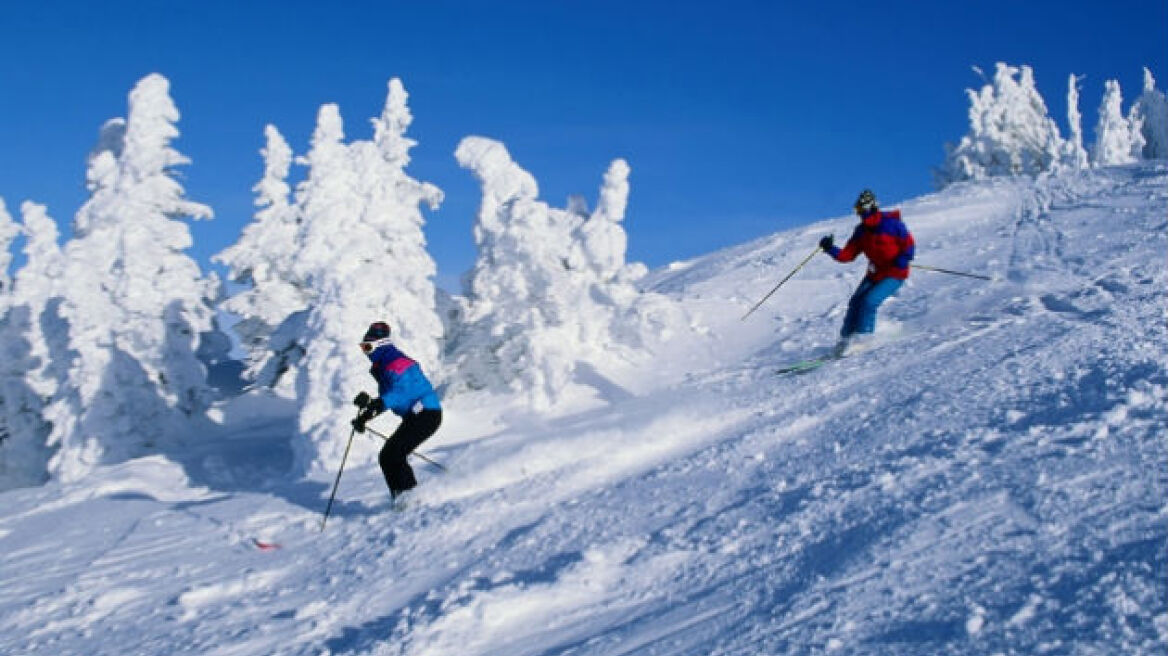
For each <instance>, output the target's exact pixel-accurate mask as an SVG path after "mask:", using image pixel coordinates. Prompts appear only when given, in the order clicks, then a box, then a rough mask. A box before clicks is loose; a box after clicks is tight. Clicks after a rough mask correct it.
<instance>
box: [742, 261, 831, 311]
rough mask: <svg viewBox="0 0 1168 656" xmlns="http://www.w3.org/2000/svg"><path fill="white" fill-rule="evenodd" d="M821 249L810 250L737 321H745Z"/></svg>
mask: <svg viewBox="0 0 1168 656" xmlns="http://www.w3.org/2000/svg"><path fill="white" fill-rule="evenodd" d="M821 250H822V249H821V248H820V247H818V246H816V247H815V250H813V251H811V254H810V255H808V256H807V257H805V258H803V261H802V262H800V263H799V266H797V267H795V270H794V271H792V272H791V273H788V274H787V277H786V278H783V279H782V280H780V281H779V284H777V285H775V287H774V289H772V290H770V291H769V292H767V295H766V296H763V297H762V300H761V301H759V302H758V303H755V304H754V307H752V308H750V310H748V311H747V312H746V314H744V315H742V319H739V321H745V320H746V317H749V316H750V315H751V314H753V313H754V311H755V310H757V309H758V308H759V307H760V306H761V305H762V304H763V303H766V300H767V299H768V298H770V297H771V294H774V293H775V292H777V291H779V287H782V286H783V283H785V282H787V281H788V280H790V279H791V276H793V275H795V274H796V273H798V272H799V269H802V268H803V267H804V266H806V265H807V263H808V262H810V261H811V258H813V257H815V254H816V253H818V252H819V251H821Z"/></svg>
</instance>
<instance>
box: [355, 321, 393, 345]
mask: <svg viewBox="0 0 1168 656" xmlns="http://www.w3.org/2000/svg"><path fill="white" fill-rule="evenodd" d="M387 337H389V324H387V323H385V322H384V321H374V322H373V323H371V324H369V330H366V331H365V337H364V338H363V339H362V340H361V341H363V342H376V341H377V340H380V339H386V338H387Z"/></svg>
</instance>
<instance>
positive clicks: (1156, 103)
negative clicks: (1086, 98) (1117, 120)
mask: <svg viewBox="0 0 1168 656" xmlns="http://www.w3.org/2000/svg"><path fill="white" fill-rule="evenodd" d="M1128 122H1129V123H1130V124H1132V125H1136V124H1137V123H1138V124H1139V125H1140V126H1141V135H1142V136H1143V139H1144V147H1143V151H1142V153H1141V155H1142V156H1143V159H1168V98H1166V97H1165V96H1164V92H1163V91H1160V90H1159V89H1157V88H1156V78H1154V77H1152V71H1150V70H1148V69H1147V68H1144V92H1143V93H1142V94H1140V97H1139V98H1137V99H1136V101H1135V103H1133V104H1132V108H1131V111H1130V112H1128Z"/></svg>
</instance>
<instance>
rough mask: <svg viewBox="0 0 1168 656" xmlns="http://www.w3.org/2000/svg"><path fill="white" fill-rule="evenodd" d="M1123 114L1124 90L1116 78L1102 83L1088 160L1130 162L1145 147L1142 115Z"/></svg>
mask: <svg viewBox="0 0 1168 656" xmlns="http://www.w3.org/2000/svg"><path fill="white" fill-rule="evenodd" d="M1132 118H1133V119H1134V121H1133V120H1129V119H1128V118H1125V117H1124V115H1123V90H1122V89H1120V86H1119V82H1118V81H1117V80H1107V82H1105V83H1104V92H1103V102H1102V103H1101V104H1100V106H1099V123H1098V124H1097V125H1096V126H1095V146H1094V148H1092V150H1091V161H1092V162H1093V163H1094V164H1096V165H1098V166H1110V165H1113V164H1131V163H1132V162H1135V161H1137V160H1138V159H1140V156H1141V155H1142V153H1143V150H1144V136H1143V125H1142V117H1132Z"/></svg>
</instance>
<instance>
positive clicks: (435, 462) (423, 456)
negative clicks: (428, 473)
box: [365, 426, 446, 472]
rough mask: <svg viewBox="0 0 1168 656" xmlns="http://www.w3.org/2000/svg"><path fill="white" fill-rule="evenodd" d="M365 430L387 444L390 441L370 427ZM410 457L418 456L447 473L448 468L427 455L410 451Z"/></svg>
mask: <svg viewBox="0 0 1168 656" xmlns="http://www.w3.org/2000/svg"><path fill="white" fill-rule="evenodd" d="M365 430H367V431H369V432H370V433H373V434H374V435H376V436H377V437H380V438H381V439H383V440H385V441H386V442H388V441H389V438H388V437H386V436H385V435H383V434H382V433H379V432H378V431H376V430H374V429H372V428H369V427H368V426H366V427H365ZM409 455H411V456H418V457H419V458H421V459H422V460H425V461H426V462H428V463H430V464H431V465H434V466H435V467H437V468H438V469H441V470H442V471H444V472H445V471H446V467H444V466H442V463H440V462H437V461H435V460H434V459H432V458H431V457H430V456H427V455H426V454H424V453H422V452H421V451H410V453H409Z"/></svg>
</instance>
